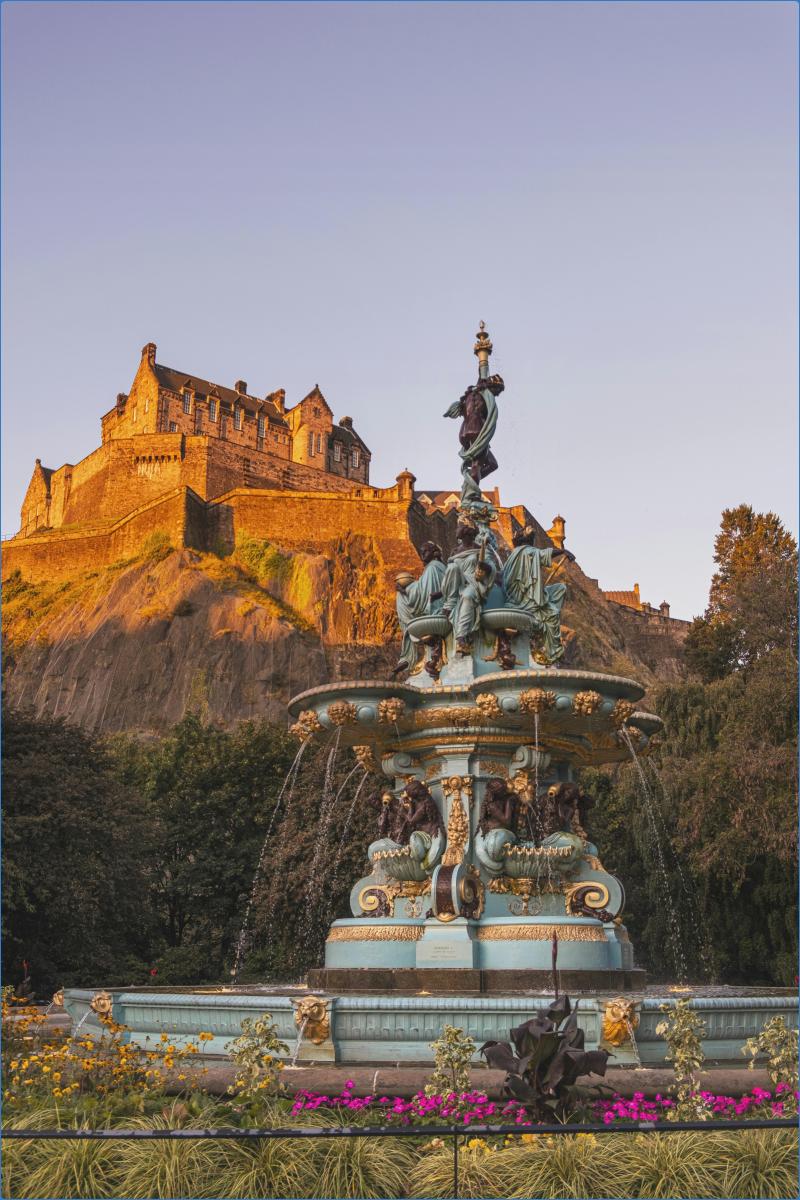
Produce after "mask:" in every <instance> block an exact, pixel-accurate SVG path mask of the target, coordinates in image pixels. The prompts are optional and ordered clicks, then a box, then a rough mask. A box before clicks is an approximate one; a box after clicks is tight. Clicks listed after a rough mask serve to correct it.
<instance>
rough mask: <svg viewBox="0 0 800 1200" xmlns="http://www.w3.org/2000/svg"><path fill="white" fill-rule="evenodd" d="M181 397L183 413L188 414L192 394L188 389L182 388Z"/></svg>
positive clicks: (190, 407) (190, 409)
mask: <svg viewBox="0 0 800 1200" xmlns="http://www.w3.org/2000/svg"><path fill="white" fill-rule="evenodd" d="M181 397H182V399H183V411H184V412H185V413H190V412H191V411H192V393H191V392H190V391H189V389H188V388H184V389H183V391H182V393H181Z"/></svg>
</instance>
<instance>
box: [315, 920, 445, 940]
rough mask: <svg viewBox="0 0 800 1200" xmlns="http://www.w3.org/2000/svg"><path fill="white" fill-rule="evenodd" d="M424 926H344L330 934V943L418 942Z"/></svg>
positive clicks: (334, 929)
mask: <svg viewBox="0 0 800 1200" xmlns="http://www.w3.org/2000/svg"><path fill="white" fill-rule="evenodd" d="M424 931H425V926H424V925H366V924H365V925H342V926H340V927H339V928H336V927H334V928H333V929H332V930H331V931H330V933H329V934H328V941H329V942H418V941H419V939H420V938H421V937H422V935H423V933H424Z"/></svg>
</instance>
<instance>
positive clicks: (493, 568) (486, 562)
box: [442, 522, 500, 654]
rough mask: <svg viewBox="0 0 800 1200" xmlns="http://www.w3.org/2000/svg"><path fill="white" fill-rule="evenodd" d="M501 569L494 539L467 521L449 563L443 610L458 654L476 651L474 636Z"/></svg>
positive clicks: (460, 530) (443, 585)
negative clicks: (448, 621) (473, 647)
mask: <svg viewBox="0 0 800 1200" xmlns="http://www.w3.org/2000/svg"><path fill="white" fill-rule="evenodd" d="M499 569H500V561H499V559H498V558H497V552H496V550H495V547H494V536H493V535H492V533H491V531H490V530H488V529H482V530H480V531H479V530H478V528H477V526H475V525H473V524H472V523H471V522H463V523H462V524H460V525H459V527H458V530H457V532H456V549H455V550H454V551H453V553H452V554H451V555H450V557H449V559H448V560H447V567H446V569H445V573H444V580H443V583H442V591H443V593H444V597H443V603H442V610H443V612H444V614H445V615H446V616H448V617H449V618H450V624H451V625H452V627H453V633H454V634H455V638H456V653H457V654H470V653H471V652H472V637H473V634H475V633H476V632H477V631H478V629H479V628H480V623H481V609H482V607H483V604H484V601H485V600H486V597H487V596H488V594H489V591H490V589H491V587H492V584H493V582H494V580H495V577H496V575H497V573H498V571H499Z"/></svg>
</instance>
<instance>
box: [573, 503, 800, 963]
mask: <svg viewBox="0 0 800 1200" xmlns="http://www.w3.org/2000/svg"><path fill="white" fill-rule="evenodd" d="M716 559H717V564H718V571H717V574H716V575H715V576H714V581H713V582H712V586H711V595H710V598H709V608H708V609H707V612H706V616H705V617H704V618H702V619H701V620H700V621H699V622H695V625H694V627H693V631H692V633H691V634H690V637H689V641H688V642H687V656H688V658H689V660H690V662H691V663H692V664H693V666H694V667H695V669H696V670H697V671H698V673H699V674H700V675H701V676H702V677H703V678H704V679H705V680H706V682H702V683H701V682H696V681H690V682H686V683H680V684H675V685H671V686H667V687H661V688H660V689H657V690H656V691H655V693H654V695H653V697H652V701H653V707H654V708H655V710H656V712H658V713H659V715H660V716H661V717H662V719H663V720H664V724H665V731H664V738H663V742H662V745H661V748H660V750H659V751H658V752H657V753H656V754H655V755H653V756H651V759H650V761H649V762H647V763H645V764H644V770H645V772H646V774H647V776H648V787H649V790H650V792H651V795H652V813H653V820H654V822H655V825H656V827H657V832H658V838H657V839H656V837H655V836H654V831H653V821H651V820H650V815H649V811H648V806H647V805H645V804H644V803H643V798H642V795H641V788H640V784H639V780H638V777H637V774H636V771H635V770H634V768H633V767H632V766H621V767H618V768H616V769H614V770H613V771H610V772H601V771H586V772H583V774H582V778H581V782H582V785H583V786H584V787H585V788H586V790H588V791H594V794H595V795H596V796H597V798H598V800H599V801H600V803H599V804H598V806H597V807H596V808H595V809H594V810H593V817H592V822H593V840H595V841H596V842H597V844H598V845H599V846H600V847H601V850H602V851H603V857H604V861H605V862H606V865H607V866H608V867H609V868H610V869H613V870H615V872H616V874H618V875H619V876H620V878H622V879H623V880H624V882H625V889H626V895H627V906H628V911H627V912H626V914H625V921H626V924H627V925H628V926H629V928H630V930H631V936H632V938H633V939H634V941H635V944H636V949H637V956H638V958H639V961H640V962H641V965H643V966H644V967H646V969H647V970H648V971H649V972H650V974H651V975H652V976H653V977H655V978H656V979H668V978H670V977H673V978H674V976H675V972H676V969H677V964H676V962H675V961H674V956H673V955H668V956H665V952H664V948H665V947H669V946H670V944H671V921H670V912H671V910H674V911H675V913H676V920H677V922H678V925H679V927H680V940H681V943H682V947H683V955H684V957H685V960H686V961H685V965H686V969H687V971H688V974H689V975H690V976H694V977H695V978H697V977H699V978H701V979H702V978H709V977H710V978H715V979H720V980H724V981H725V982H726V983H732V984H735V983H748V984H791V982H792V981H793V979H794V975H795V972H796V966H795V964H796V960H797V923H798V922H797V917H798V914H797V899H796V897H797V882H796V864H797V819H796V814H797V721H798V710H797V660H796V626H795V621H794V616H793V613H794V606H795V601H796V585H795V576H794V572H795V569H796V563H797V550H796V546H795V544H794V542H793V540H792V539H791V537H790V536H789V535H788V534H787V533H786V532H785V531H784V530H783V529H782V527H781V525H780V522H779V521H778V519H777V518H776V517H774V516H773V515H772V514H769V513H768V514H766V516H762V515H757V514H753V513H752V510H750V509H748V508H746V506H741V507H740V508H738V509H734V510H731V511H729V512H726V513H724V514H723V521H722V531H721V533H720V535H719V537H718V538H717V555H716ZM726 647H727V649H726ZM720 648H722V650H724V653H722V650H721V649H720ZM701 651H702V654H705V653H706V651H708V653H709V655H711V657H713V656H714V655H717V653H718V651H719V653H720V655H721V657H718V659H717V660H715V661H716V666H713V667H712V666H711V665H709V662H710V660H709V662H706V664H705V665H703V663H702V662H701V658H702V654H701ZM698 656H699V657H698ZM657 840H658V841H660V843H661V846H662V850H663V857H664V866H665V870H666V874H667V876H668V879H667V886H668V891H669V898H668V897H667V895H666V894H665V888H664V881H663V877H662V872H661V865H660V860H659V857H658V854H657V848H656V841H657Z"/></svg>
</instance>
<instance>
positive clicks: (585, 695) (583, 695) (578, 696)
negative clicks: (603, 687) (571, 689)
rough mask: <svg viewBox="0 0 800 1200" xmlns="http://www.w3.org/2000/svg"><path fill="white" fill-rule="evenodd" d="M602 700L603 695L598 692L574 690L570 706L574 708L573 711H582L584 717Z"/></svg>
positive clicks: (597, 706) (594, 709)
mask: <svg viewBox="0 0 800 1200" xmlns="http://www.w3.org/2000/svg"><path fill="white" fill-rule="evenodd" d="M602 702H603V697H602V696H601V695H600V693H599V692H592V691H589V692H576V693H575V699H574V700H573V701H572V707H573V708H574V709H575V712H578V713H583V715H584V716H585V717H590V716H591V715H592V713H593V712H595V711H596V709H598V708H599V707H600V705H601V704H602Z"/></svg>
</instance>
